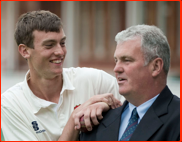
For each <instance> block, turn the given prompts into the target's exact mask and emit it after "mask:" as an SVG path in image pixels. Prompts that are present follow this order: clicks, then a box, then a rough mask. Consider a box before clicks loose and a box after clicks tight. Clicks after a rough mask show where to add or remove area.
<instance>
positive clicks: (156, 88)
mask: <svg viewBox="0 0 182 142" xmlns="http://www.w3.org/2000/svg"><path fill="white" fill-rule="evenodd" d="M165 86H166V82H163V83H161V84H159V82H155V83H154V84H153V85H152V87H148V88H147V89H144V90H143V92H135V93H133V94H128V95H126V96H125V98H126V100H127V101H128V102H130V103H131V104H133V105H135V106H137V107H138V106H140V105H141V104H143V103H145V102H146V101H148V100H150V99H152V98H153V97H155V96H156V95H158V94H160V93H161V92H162V90H163V89H164V88H165Z"/></svg>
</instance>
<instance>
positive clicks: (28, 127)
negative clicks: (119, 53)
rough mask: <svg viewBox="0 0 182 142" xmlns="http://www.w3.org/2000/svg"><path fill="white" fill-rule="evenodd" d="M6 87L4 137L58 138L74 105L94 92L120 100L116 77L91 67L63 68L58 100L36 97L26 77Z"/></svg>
mask: <svg viewBox="0 0 182 142" xmlns="http://www.w3.org/2000/svg"><path fill="white" fill-rule="evenodd" d="M30 78H31V76H30V74H29V72H27V74H26V76H25V80H24V81H23V82H21V83H18V84H16V85H15V86H13V87H11V88H10V89H8V90H7V91H6V92H4V93H3V94H2V99H1V114H2V116H1V124H2V126H1V127H2V130H3V134H4V137H5V140H7V141H8V140H10V141H12V140H13V141H17V140H18V141H57V140H58V138H59V137H60V136H61V134H62V131H63V129H64V127H65V125H66V123H67V121H68V119H69V117H70V115H71V113H72V111H73V110H74V107H75V106H76V105H79V104H82V103H84V102H85V101H87V100H88V99H89V98H90V97H92V96H93V95H97V94H103V93H113V95H114V96H115V97H116V98H118V99H120V100H121V101H122V102H123V101H124V98H123V97H122V96H121V95H120V94H119V92H118V85H117V81H116V79H115V78H114V77H113V76H111V75H109V74H107V73H105V72H104V71H101V70H97V69H92V68H68V69H65V68H64V69H63V87H62V91H61V92H60V98H59V101H58V104H56V103H53V102H49V101H46V100H43V99H40V98H38V97H37V96H36V95H34V94H33V92H32V91H31V90H30V88H29V86H28V83H27V80H28V79H30Z"/></svg>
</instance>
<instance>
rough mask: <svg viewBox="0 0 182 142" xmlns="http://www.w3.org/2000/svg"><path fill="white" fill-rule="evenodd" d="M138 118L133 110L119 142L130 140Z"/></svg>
mask: <svg viewBox="0 0 182 142" xmlns="http://www.w3.org/2000/svg"><path fill="white" fill-rule="evenodd" d="M138 118H139V116H138V113H137V110H136V108H135V109H133V111H132V114H131V118H130V120H129V123H128V126H127V127H126V130H125V131H124V133H123V135H122V137H121V139H120V141H129V139H130V138H131V136H132V134H133V132H134V131H135V129H136V127H137V125H138Z"/></svg>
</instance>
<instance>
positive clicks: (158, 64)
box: [151, 58, 164, 77]
mask: <svg viewBox="0 0 182 142" xmlns="http://www.w3.org/2000/svg"><path fill="white" fill-rule="evenodd" d="M163 66H164V63H163V60H162V59H161V58H156V59H154V60H153V61H152V63H151V68H152V76H153V77H156V76H158V75H159V74H160V73H161V71H162V70H163Z"/></svg>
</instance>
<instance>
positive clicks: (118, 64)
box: [113, 63, 124, 73]
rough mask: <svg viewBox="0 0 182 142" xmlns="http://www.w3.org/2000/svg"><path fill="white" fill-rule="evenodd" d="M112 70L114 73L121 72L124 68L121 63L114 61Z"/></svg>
mask: <svg viewBox="0 0 182 142" xmlns="http://www.w3.org/2000/svg"><path fill="white" fill-rule="evenodd" d="M113 71H114V72H115V73H122V72H124V69H123V67H122V65H121V63H116V65H115V67H114V70H113Z"/></svg>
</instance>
